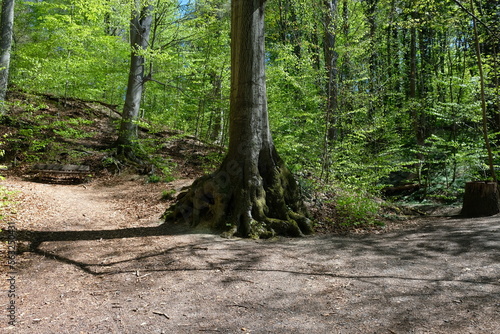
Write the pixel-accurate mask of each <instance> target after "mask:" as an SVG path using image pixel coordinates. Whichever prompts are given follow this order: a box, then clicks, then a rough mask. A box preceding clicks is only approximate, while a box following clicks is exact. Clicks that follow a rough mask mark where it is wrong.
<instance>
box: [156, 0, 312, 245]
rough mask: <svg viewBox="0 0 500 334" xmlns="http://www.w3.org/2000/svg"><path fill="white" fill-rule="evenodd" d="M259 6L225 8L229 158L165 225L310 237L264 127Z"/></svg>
mask: <svg viewBox="0 0 500 334" xmlns="http://www.w3.org/2000/svg"><path fill="white" fill-rule="evenodd" d="M265 2H266V1H265V0H233V1H232V2H231V13H232V17H231V102H230V125H229V149H228V153H227V155H226V157H225V159H224V161H223V162H222V165H221V166H220V168H219V169H218V170H217V171H215V172H214V173H212V174H211V175H207V176H204V177H201V178H199V179H198V180H196V181H195V182H194V183H193V185H192V186H191V187H190V189H189V190H187V191H186V192H183V193H181V194H180V195H179V197H178V201H177V203H176V204H175V205H174V206H172V207H170V208H169V209H167V211H166V212H165V214H164V217H165V219H166V221H167V222H179V221H184V222H186V223H189V224H190V225H191V226H203V227H208V228H211V229H216V230H220V231H224V233H225V234H226V235H240V236H245V237H248V236H250V237H270V236H272V235H275V234H281V235H292V236H299V235H302V234H303V233H310V232H312V228H311V223H310V221H309V219H307V218H306V217H305V215H304V214H305V208H304V206H303V204H302V202H301V200H300V196H299V189H298V186H297V183H296V181H295V179H294V177H293V175H292V174H291V173H290V172H289V171H288V169H287V168H286V167H285V165H284V163H283V161H282V160H281V159H280V157H279V156H278V153H277V152H276V149H275V147H274V143H273V140H272V138H271V132H270V129H269V121H268V111H267V96H266V78H265V53H264V6H265Z"/></svg>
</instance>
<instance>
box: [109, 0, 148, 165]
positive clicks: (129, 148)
mask: <svg viewBox="0 0 500 334" xmlns="http://www.w3.org/2000/svg"><path fill="white" fill-rule="evenodd" d="M152 11H153V7H152V6H151V5H148V4H144V5H141V1H140V0H135V8H134V11H133V13H132V19H131V21H130V46H131V53H130V71H129V76H128V85H127V94H126V96H125V104H124V106H123V114H122V120H121V123H120V130H119V133H118V140H117V143H116V145H117V151H118V155H120V156H124V157H126V158H128V159H131V160H137V157H136V153H137V148H138V143H137V139H138V137H137V119H138V117H139V110H140V107H141V99H142V92H143V88H144V82H145V76H144V54H143V51H144V50H146V49H147V47H148V42H149V35H150V32H151V24H152Z"/></svg>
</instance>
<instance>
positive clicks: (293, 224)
mask: <svg viewBox="0 0 500 334" xmlns="http://www.w3.org/2000/svg"><path fill="white" fill-rule="evenodd" d="M273 160H274V159H273ZM278 162H279V163H278V164H274V163H273V165H274V166H273V167H272V168H261V167H262V166H266V164H265V163H260V162H259V168H258V170H254V172H255V173H252V169H251V168H247V169H245V168H239V166H240V164H237V163H235V162H234V161H231V160H229V159H227V158H226V160H225V162H224V163H223V164H222V166H221V168H219V170H217V171H216V172H214V173H213V174H211V175H206V176H203V177H201V178H199V179H197V180H196V181H195V182H194V183H193V184H192V185H191V187H190V188H188V189H186V190H184V191H183V192H181V193H180V194H179V196H178V197H177V203H176V204H174V205H173V206H172V207H170V208H168V209H167V210H166V212H165V213H164V215H163V218H164V219H165V222H166V223H187V224H189V225H190V226H192V227H201V228H209V229H211V230H215V231H219V232H222V234H223V235H224V236H227V237H230V236H233V235H234V236H241V237H252V238H269V237H273V236H275V235H283V236H302V235H304V234H310V233H312V231H313V229H312V223H311V221H310V220H309V219H308V218H307V217H306V215H307V213H306V210H305V207H304V206H303V204H302V201H301V198H300V192H299V189H298V186H297V183H296V182H295V180H294V177H293V175H292V174H291V173H290V172H289V171H288V169H287V168H286V167H285V166H284V164H283V163H282V162H281V161H280V160H278Z"/></svg>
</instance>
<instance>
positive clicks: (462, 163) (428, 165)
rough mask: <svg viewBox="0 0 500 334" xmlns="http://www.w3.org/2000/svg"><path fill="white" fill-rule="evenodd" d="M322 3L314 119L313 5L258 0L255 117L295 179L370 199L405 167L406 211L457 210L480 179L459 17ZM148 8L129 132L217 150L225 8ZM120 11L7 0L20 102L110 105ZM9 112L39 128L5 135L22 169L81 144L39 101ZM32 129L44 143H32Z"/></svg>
mask: <svg viewBox="0 0 500 334" xmlns="http://www.w3.org/2000/svg"><path fill="white" fill-rule="evenodd" d="M336 3H337V8H336V12H335V13H334V17H333V23H332V26H330V27H327V28H328V32H330V33H331V34H332V35H333V36H334V37H335V47H334V50H333V51H334V53H335V57H336V62H335V64H334V69H335V73H334V74H335V75H334V79H335V82H334V86H335V88H336V96H335V102H336V106H335V107H334V108H333V109H332V110H331V111H330V112H331V114H329V115H328V116H327V115H326V110H327V102H328V96H327V95H328V78H329V74H331V73H327V68H328V66H327V65H328V64H325V41H324V38H325V17H326V16H325V15H326V8H325V2H324V1H321V0H311V1H308V2H307V1H302V0H282V1H270V2H269V3H268V5H267V7H266V20H267V21H266V31H267V35H266V66H267V74H266V75H267V93H268V101H269V106H268V107H269V108H268V109H269V116H270V124H271V131H272V133H273V138H274V141H275V144H276V146H277V149H278V152H279V153H280V155H281V156H282V157H283V158H284V159H285V161H286V163H287V165H288V166H289V167H290V169H291V170H292V171H293V172H303V171H305V172H307V173H312V174H313V175H314V177H317V178H321V179H323V180H324V181H325V182H326V183H328V184H330V185H335V186H336V187H341V188H344V189H347V190H348V191H350V192H359V193H363V194H365V193H366V194H370V196H371V195H377V194H378V191H379V190H380V189H381V188H382V187H384V186H385V184H383V182H382V181H383V180H384V179H386V178H387V176H388V175H389V174H390V173H391V172H397V171H402V170H410V171H411V172H412V173H414V174H416V175H418V179H417V180H412V181H411V182H418V183H419V184H420V185H421V188H420V190H419V191H418V192H416V193H414V194H412V195H409V196H408V197H406V198H404V199H406V200H432V201H439V202H447V203H448V202H451V201H453V200H459V199H460V196H461V191H462V188H463V185H464V183H465V182H467V181H470V180H473V179H482V178H487V177H489V175H487V174H486V168H485V153H484V147H483V145H482V144H481V143H482V138H481V129H480V121H481V112H480V106H479V103H478V96H477V91H478V78H477V75H478V74H477V66H476V64H475V61H474V58H473V57H474V53H473V52H472V50H471V46H470V39H471V25H470V18H469V17H468V16H467V14H466V13H464V12H463V11H462V10H460V8H458V7H457V6H456V5H455V4H454V3H453V2H452V1H449V2H446V1H444V2H443V1H437V2H436V1H431V0H417V1H411V2H404V1H389V0H378V1H373V2H367V1H344V0H339V1H337V2H336ZM369 3H373V4H375V8H373V9H372V8H370V6H369ZM154 4H155V10H154V23H153V27H154V31H153V34H152V38H151V40H150V45H149V48H148V49H147V50H145V51H144V56H145V59H146V66H145V72H146V74H147V75H150V78H151V79H153V80H152V81H148V82H147V83H146V84H145V92H144V96H143V101H142V105H141V108H142V110H141V112H142V115H141V116H143V119H141V120H140V121H138V125H140V126H141V127H142V128H145V129H147V130H148V131H149V132H153V133H154V132H155V131H157V130H158V129H160V128H163V127H164V126H168V127H170V128H174V129H177V130H180V131H183V132H184V133H187V134H194V135H195V136H196V137H198V138H199V139H201V140H203V141H204V142H210V143H215V144H217V145H221V146H224V145H225V144H227V135H226V133H227V128H228V110H229V95H230V70H231V69H230V47H229V46H230V40H229V38H230V32H229V31H230V15H229V10H230V6H229V2H228V1H223V0H197V1H189V2H188V3H187V4H183V5H182V6H181V5H180V3H179V2H177V1H169V0H160V1H155V3H154ZM131 6H132V3H131V2H130V1H122V0H110V1H104V2H103V1H97V0H74V1H67V0H49V1H38V2H33V1H28V2H23V3H20V4H19V6H18V9H17V13H16V24H15V29H16V36H17V39H16V41H17V43H16V47H15V50H14V54H13V61H12V71H11V72H12V73H11V76H12V82H13V83H14V84H15V85H17V86H19V87H22V88H23V89H24V90H28V91H29V90H33V91H38V92H46V93H53V94H56V95H59V96H74V97H80V98H86V99H97V100H104V101H107V102H110V103H114V104H119V105H121V104H122V103H123V98H124V93H125V87H126V83H127V82H126V81H127V73H128V61H129V52H130V49H129V43H128V42H129V41H128V34H129V31H128V30H129V19H130V15H131ZM490 7H491V5H488V4H485V5H484V9H483V12H482V13H481V15H482V16H483V17H482V19H483V21H484V22H488V24H490V25H491V26H492V27H496V26H497V23H498V22H497V21H498V20H496V19H495V17H496V16H498V15H496V16H495V15H494V14H495V9H494V8H490ZM481 29H482V30H483V31H481V33H482V35H483V36H482V37H483V44H484V53H485V54H484V59H485V69H486V71H487V72H488V74H489V81H488V82H487V87H486V88H487V95H488V97H489V101H488V108H489V113H490V114H489V125H490V126H492V130H491V133H492V134H491V140H492V142H493V143H494V144H495V145H494V146H497V151H496V152H495V157H496V162H497V163H500V159H499V158H498V157H499V150H498V144H499V140H498V138H499V137H500V136H499V135H498V133H500V124H499V121H498V117H497V116H498V115H497V113H498V105H499V102H498V96H499V94H498V90H499V88H498V87H497V84H496V82H495V80H496V78H497V77H498V73H497V71H498V69H497V67H496V65H495V59H496V57H495V55H494V54H493V51H492V50H494V49H495V47H496V45H495V43H496V42H495V41H494V39H493V38H491V36H493V35H492V34H490V33H489V32H488V31H485V30H484V28H481ZM412 43H413V44H412ZM497 49H498V48H497ZM412 53H414V54H413V55H412ZM412 57H413V58H412ZM412 86H414V87H413V88H411V87H412ZM412 89H413V90H414V91H413V92H412ZM17 107H22V108H23V109H24V110H25V111H26V114H27V117H33V118H36V119H37V121H43V122H42V123H41V124H43V125H40V126H38V127H34V126H30V125H23V126H22V127H21V128H20V129H19V133H18V134H17V135H18V136H12V135H11V136H8V137H7V138H6V139H5V140H6V141H9V142H11V143H14V144H15V145H17V149H18V150H19V151H20V152H29V153H28V154H30V155H31V157H32V159H36V156H37V155H36V152H39V151H43V150H47V149H49V148H53V147H55V143H54V142H53V137H55V138H61V139H67V140H77V139H79V138H83V137H84V136H92V135H93V134H92V130H91V127H92V124H90V123H85V122H83V120H79V119H78V118H74V119H62V120H61V119H57V118H55V117H52V116H48V115H45V114H44V113H43V111H44V110H45V109H46V108H47V106H46V105H44V104H43V103H42V102H37V101H34V102H30V103H19V104H18V105H17ZM38 132H42V133H44V134H45V137H43V138H42V139H36V140H34V133H38ZM332 134H333V135H332ZM140 144H141V147H142V148H143V149H144V152H145V155H146V156H154V155H155V154H157V153H158V145H159V142H158V141H154V140H152V141H146V140H141V142H140ZM221 151H223V149H222V150H221ZM220 161H221V155H220V154H218V153H213V154H210V155H209V156H207V157H205V159H204V161H203V164H204V165H203V167H204V169H205V170H206V171H210V170H213V169H214V168H215V167H216V166H218V165H219V164H220ZM109 163H110V164H113V163H115V162H112V161H110V162H109ZM153 163H154V164H155V165H156V166H157V170H158V171H159V172H158V175H155V174H153V175H152V176H150V182H159V181H164V180H168V179H169V176H168V175H172V170H173V167H172V166H171V165H170V163H169V162H165V161H162V160H158V161H153ZM370 196H369V195H366V196H365V195H363V196H361V199H360V202H362V203H364V204H366V207H367V209H366V210H367V211H366V212H364V211H363V209H362V208H360V207H357V206H356V205H355V204H356V203H357V202H356V201H355V200H354V199H355V198H356V197H355V196H354V195H353V194H351V193H349V192H348V193H346V194H343V195H341V197H340V198H339V201H338V205H339V207H340V211H342V212H344V214H345V215H346V216H350V217H356V218H353V220H354V221H362V219H361V216H363V215H364V214H366V215H367V216H371V215H372V213H373V211H374V210H373V207H372V205H371V204H370V203H369V201H370V200H369V198H370ZM358 213H359V214H358ZM350 223H353V222H350Z"/></svg>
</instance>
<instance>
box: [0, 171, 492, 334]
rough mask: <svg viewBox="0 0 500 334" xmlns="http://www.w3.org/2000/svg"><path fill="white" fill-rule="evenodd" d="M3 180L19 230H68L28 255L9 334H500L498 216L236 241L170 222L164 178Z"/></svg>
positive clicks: (43, 239) (18, 275)
mask: <svg viewBox="0 0 500 334" xmlns="http://www.w3.org/2000/svg"><path fill="white" fill-rule="evenodd" d="M3 184H4V185H6V186H7V187H8V188H10V189H16V190H19V191H21V193H22V194H21V195H20V198H21V199H22V201H23V202H22V203H21V204H20V208H19V210H18V211H17V214H15V215H14V216H13V217H11V218H10V219H11V222H13V223H15V224H16V227H17V229H18V230H30V231H58V232H57V233H40V232H37V233H32V234H30V235H31V236H33V235H36V236H39V237H40V243H39V244H38V245H35V246H37V248H36V249H35V250H34V251H30V252H24V253H22V254H20V255H18V256H17V262H18V263H17V264H16V266H15V293H16V296H17V297H16V298H15V303H16V304H15V306H16V310H15V312H16V314H15V315H16V320H17V324H16V326H15V327H13V326H11V327H8V323H7V322H8V318H7V311H5V307H2V309H4V311H3V313H4V316H2V317H1V318H0V319H2V320H1V324H0V328H2V330H0V332H2V333H19V334H22V333H26V334H28V333H29V334H32V333H39V334H44V333H47V334H48V333H50V334H52V333H71V334H74V333H398V334H399V333H500V217H498V216H496V217H489V218H484V219H475V220H461V219H441V220H435V219H434V220H429V221H428V222H426V223H424V224H419V225H417V226H416V227H414V228H411V229H405V230H399V231H394V232H390V233H386V234H380V235H361V236H350V237H338V236H316V237H309V238H304V239H280V240H275V241H248V240H237V239H231V240H227V239H221V238H219V237H217V236H214V235H209V234H171V235H168V234H167V235H165V234H166V233H167V232H166V231H163V230H159V229H158V228H157V226H158V217H159V215H160V214H161V213H162V212H163V210H164V209H165V207H166V205H167V204H166V203H164V202H161V201H160V200H159V197H160V195H161V190H162V189H163V188H165V186H164V185H154V184H153V185H145V184H141V183H138V182H137V181H132V180H127V179H121V180H119V182H118V181H117V180H113V179H112V180H109V181H108V182H106V183H102V182H101V183H95V184H90V185H87V186H86V187H83V186H62V185H46V184H39V183H30V182H25V181H21V180H16V179H8V180H6V181H3ZM171 186H172V187H175V188H179V187H181V186H182V182H177V183H176V184H173V185H171ZM96 231H97V232H96ZM99 231H101V232H99ZM23 235H24V234H23V233H22V232H19V239H22V238H23ZM18 246H19V247H20V248H21V249H22V248H24V249H26V248H27V247H29V245H27V244H26V243H25V242H23V241H22V240H19V241H18ZM6 267H7V266H5V265H4V268H5V269H6V270H8V269H9V268H6ZM4 271H5V270H4ZM2 284H6V281H5V280H3V283H2ZM7 289H8V286H5V287H4V288H2V291H3V292H2V295H1V296H0V301H1V304H2V305H8V303H9V302H10V301H11V299H9V298H8V292H7V291H6V290H7Z"/></svg>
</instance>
